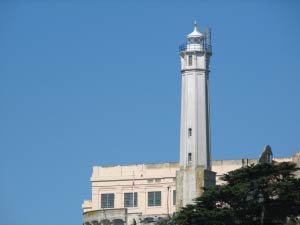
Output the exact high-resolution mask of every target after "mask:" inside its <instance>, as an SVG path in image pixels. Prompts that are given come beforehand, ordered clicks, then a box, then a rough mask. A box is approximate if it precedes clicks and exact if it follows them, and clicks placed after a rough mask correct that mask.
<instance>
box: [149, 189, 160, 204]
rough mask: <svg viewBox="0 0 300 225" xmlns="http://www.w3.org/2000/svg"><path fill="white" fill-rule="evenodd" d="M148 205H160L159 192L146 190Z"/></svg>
mask: <svg viewBox="0 0 300 225" xmlns="http://www.w3.org/2000/svg"><path fill="white" fill-rule="evenodd" d="M148 206H161V192H160V191H152V192H148Z"/></svg>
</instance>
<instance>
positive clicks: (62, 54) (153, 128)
mask: <svg viewBox="0 0 300 225" xmlns="http://www.w3.org/2000/svg"><path fill="white" fill-rule="evenodd" d="M299 12H300V3H299V1H296V0H295V1H287V0H282V1H244V2H243V3H242V1H208V0H207V1H205V0H204V1H196V0H194V1H179V0H177V1H158V0H157V1H141V0H139V1H138V0H137V1H120V0H119V1H108V0H104V1H100V0H86V1H83V0H82V1H68V0H64V1H55V0H54V1H53V0H51V1H50V0H49V1H37V0H36V1H34V0H32V1H14V0H13V1H8V0H2V1H0V107H1V108H0V152H1V156H0V180H1V186H0V199H1V201H0V215H1V222H0V223H1V224H4V225H35V224H43V225H54V224H59V225H60V224H63V225H74V224H81V219H82V211H81V203H82V201H83V199H88V198H90V196H91V189H90V182H89V178H90V176H91V173H92V166H93V165H111V164H129V163H145V162H165V161H178V159H179V126H180V82H181V79H180V65H179V57H178V46H179V45H180V44H182V43H184V42H185V37H186V35H187V34H188V33H190V32H191V31H192V30H193V23H194V20H195V19H196V20H197V21H198V24H199V27H200V28H201V27H204V26H210V27H211V28H212V44H213V56H212V59H211V81H210V82H211V87H210V89H211V93H210V95H211V123H212V156H213V159H233V158H234V159H238V158H242V157H243V158H256V157H258V156H259V154H260V152H261V151H262V148H263V146H264V145H266V144H270V145H271V146H272V149H273V153H274V155H275V156H278V157H279V156H291V155H292V154H293V152H295V151H296V150H297V149H299V148H300V132H299V125H300V116H299V112H300V92H299V86H300V73H299V67H300V57H299V52H300V44H299V42H300V13H299Z"/></svg>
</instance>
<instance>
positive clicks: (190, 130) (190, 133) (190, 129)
mask: <svg viewBox="0 0 300 225" xmlns="http://www.w3.org/2000/svg"><path fill="white" fill-rule="evenodd" d="M188 133H189V137H191V136H192V128H189V131H188Z"/></svg>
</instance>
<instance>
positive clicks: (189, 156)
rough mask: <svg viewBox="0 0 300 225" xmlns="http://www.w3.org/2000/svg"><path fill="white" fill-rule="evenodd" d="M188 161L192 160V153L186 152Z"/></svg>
mask: <svg viewBox="0 0 300 225" xmlns="http://www.w3.org/2000/svg"><path fill="white" fill-rule="evenodd" d="M188 161H189V162H191V161H192V153H189V154H188Z"/></svg>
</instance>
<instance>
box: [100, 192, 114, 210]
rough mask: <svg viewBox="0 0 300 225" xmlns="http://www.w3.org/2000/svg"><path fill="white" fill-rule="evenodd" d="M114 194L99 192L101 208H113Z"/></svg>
mask: <svg viewBox="0 0 300 225" xmlns="http://www.w3.org/2000/svg"><path fill="white" fill-rule="evenodd" d="M114 201H115V194H113V193H108V194H101V208H114Z"/></svg>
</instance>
